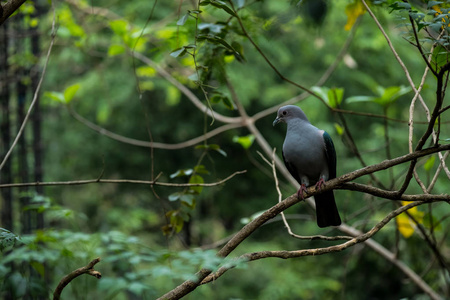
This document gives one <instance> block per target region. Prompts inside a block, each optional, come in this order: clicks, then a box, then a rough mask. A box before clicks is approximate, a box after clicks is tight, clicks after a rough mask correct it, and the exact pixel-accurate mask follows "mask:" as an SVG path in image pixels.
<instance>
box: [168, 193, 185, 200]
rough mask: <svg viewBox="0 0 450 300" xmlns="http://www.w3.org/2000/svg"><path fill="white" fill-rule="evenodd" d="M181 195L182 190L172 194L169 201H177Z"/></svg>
mask: <svg viewBox="0 0 450 300" xmlns="http://www.w3.org/2000/svg"><path fill="white" fill-rule="evenodd" d="M181 195H182V193H180V192H176V193H173V194H170V195H169V201H177V200H178V199H180V197H181Z"/></svg>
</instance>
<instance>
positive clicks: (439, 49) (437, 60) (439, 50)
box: [431, 44, 448, 67]
mask: <svg viewBox="0 0 450 300" xmlns="http://www.w3.org/2000/svg"><path fill="white" fill-rule="evenodd" d="M431 60H432V63H433V64H434V65H437V66H438V67H443V66H444V65H445V64H447V61H448V52H447V50H446V49H445V48H444V47H443V46H441V45H439V44H438V45H437V46H436V47H435V48H434V50H433V54H432V56H431Z"/></svg>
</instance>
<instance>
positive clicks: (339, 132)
mask: <svg viewBox="0 0 450 300" xmlns="http://www.w3.org/2000/svg"><path fill="white" fill-rule="evenodd" d="M334 128H335V129H336V132H337V134H338V135H343V134H344V127H342V126H341V125H339V124H338V123H334Z"/></svg>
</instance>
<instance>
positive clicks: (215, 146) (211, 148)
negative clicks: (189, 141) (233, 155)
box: [195, 144, 227, 157]
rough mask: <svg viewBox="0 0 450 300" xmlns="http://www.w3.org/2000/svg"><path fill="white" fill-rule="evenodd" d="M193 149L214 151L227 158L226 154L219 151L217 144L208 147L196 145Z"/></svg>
mask: <svg viewBox="0 0 450 300" xmlns="http://www.w3.org/2000/svg"><path fill="white" fill-rule="evenodd" d="M195 149H207V150H214V151H217V152H219V153H220V154H222V155H223V156H225V157H226V156H227V153H226V152H225V151H223V150H222V149H220V146H219V145H217V144H210V145H197V146H195Z"/></svg>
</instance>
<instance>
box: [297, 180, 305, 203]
mask: <svg viewBox="0 0 450 300" xmlns="http://www.w3.org/2000/svg"><path fill="white" fill-rule="evenodd" d="M303 192H304V193H305V194H307V192H306V185H304V184H301V185H300V188H299V189H298V191H297V198H300V199H302V200H304V199H305V197H304V196H303Z"/></svg>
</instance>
